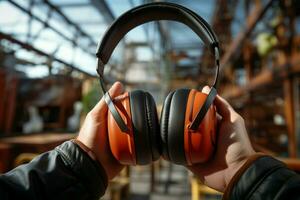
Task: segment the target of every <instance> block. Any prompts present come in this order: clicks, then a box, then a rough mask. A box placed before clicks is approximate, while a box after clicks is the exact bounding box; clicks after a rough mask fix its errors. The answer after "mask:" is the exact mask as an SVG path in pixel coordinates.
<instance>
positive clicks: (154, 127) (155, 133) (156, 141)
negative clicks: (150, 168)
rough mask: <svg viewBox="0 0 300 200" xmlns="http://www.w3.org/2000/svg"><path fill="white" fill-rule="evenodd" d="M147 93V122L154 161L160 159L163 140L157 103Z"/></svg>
mask: <svg viewBox="0 0 300 200" xmlns="http://www.w3.org/2000/svg"><path fill="white" fill-rule="evenodd" d="M145 94H146V96H145V97H146V111H147V122H148V129H149V132H148V133H149V138H150V140H151V141H150V142H151V153H152V161H155V160H157V159H159V157H160V155H161V141H160V129H159V128H160V126H159V122H158V115H157V110H156V104H155V101H154V99H153V97H152V95H151V94H149V93H148V92H145Z"/></svg>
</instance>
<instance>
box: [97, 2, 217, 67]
mask: <svg viewBox="0 0 300 200" xmlns="http://www.w3.org/2000/svg"><path fill="white" fill-rule="evenodd" d="M157 20H173V21H177V22H181V23H183V24H186V25H187V26H189V27H190V28H191V29H192V30H193V31H194V32H195V33H196V34H197V35H198V36H199V37H200V38H201V39H202V40H203V41H204V43H205V44H206V45H207V46H210V47H211V49H212V53H213V54H214V47H217V46H218V41H217V38H216V36H215V33H214V32H213V30H212V29H211V28H210V26H209V25H208V23H207V22H206V21H205V20H204V19H203V18H201V17H200V16H199V15H197V14H196V13H194V12H193V11H191V10H189V9H188V8H185V7H183V6H180V5H177V4H173V3H167V2H155V3H150V4H145V5H142V6H138V7H135V8H133V9H131V10H129V11H127V12H126V13H124V14H123V15H121V16H120V17H119V18H118V19H117V20H116V21H115V22H114V23H113V24H112V25H111V26H110V28H109V29H108V30H107V31H106V33H105V35H104V37H103V38H102V41H101V43H100V44H99V47H98V50H97V53H96V55H97V57H98V58H99V59H100V60H101V62H102V64H106V63H107V62H108V60H109V58H110V56H111V54H112V52H113V50H114V49H115V47H116V46H117V44H118V43H119V41H120V40H121V39H122V38H123V37H124V36H125V35H126V34H127V33H128V32H129V31H130V30H131V29H133V28H135V27H136V26H139V25H141V24H144V23H147V22H150V21H157Z"/></svg>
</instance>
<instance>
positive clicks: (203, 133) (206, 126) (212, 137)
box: [184, 89, 217, 165]
mask: <svg viewBox="0 0 300 200" xmlns="http://www.w3.org/2000/svg"><path fill="white" fill-rule="evenodd" d="M206 97H207V94H205V93H202V92H199V91H197V90H194V89H193V90H191V91H190V93H189V96H188V101H187V105H186V112H185V127H184V150H185V157H186V161H187V164H188V165H192V164H195V163H203V162H206V161H207V160H208V159H209V158H210V157H211V155H212V153H213V151H214V145H215V143H216V126H217V117H216V109H215V106H214V105H212V106H211V107H210V108H209V110H208V112H207V113H206V115H205V117H204V119H203V121H202V122H201V124H200V126H199V128H198V130H197V131H192V130H190V129H189V126H190V125H191V123H192V120H193V119H194V118H195V117H196V115H197V113H198V111H199V110H200V108H201V107H202V105H203V103H204V102H205V99H206Z"/></svg>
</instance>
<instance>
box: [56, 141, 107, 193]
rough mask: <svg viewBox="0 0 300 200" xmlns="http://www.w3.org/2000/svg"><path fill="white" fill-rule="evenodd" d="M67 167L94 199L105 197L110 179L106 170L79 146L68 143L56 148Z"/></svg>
mask: <svg viewBox="0 0 300 200" xmlns="http://www.w3.org/2000/svg"><path fill="white" fill-rule="evenodd" d="M55 150H56V151H57V152H58V153H59V154H60V155H61V157H62V160H63V161H64V163H65V165H66V166H67V167H69V168H70V170H72V172H73V173H74V174H75V175H76V176H77V177H78V179H79V180H80V181H81V182H82V183H83V184H84V185H85V186H86V189H87V191H89V192H90V194H91V195H92V196H93V197H98V198H99V197H100V196H103V195H104V193H105V190H106V188H107V183H108V178H107V175H106V173H105V170H104V168H103V167H102V166H101V164H100V163H99V162H97V161H94V160H92V158H91V157H90V156H89V155H88V154H87V153H86V152H85V151H84V150H82V149H81V148H80V147H79V145H77V144H75V143H74V142H72V141H67V142H64V143H63V144H61V145H60V146H58V147H56V148H55Z"/></svg>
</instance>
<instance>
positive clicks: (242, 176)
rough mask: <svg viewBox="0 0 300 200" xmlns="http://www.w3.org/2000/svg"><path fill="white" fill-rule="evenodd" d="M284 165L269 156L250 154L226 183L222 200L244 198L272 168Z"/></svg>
mask: <svg viewBox="0 0 300 200" xmlns="http://www.w3.org/2000/svg"><path fill="white" fill-rule="evenodd" d="M284 166H285V165H284V164H283V163H282V162H280V161H278V160H276V159H274V158H272V157H271V156H268V155H265V154H262V153H256V154H254V155H253V156H250V157H249V158H248V160H247V161H246V163H245V164H244V165H243V166H242V167H241V168H240V169H239V170H238V172H237V173H236V174H235V175H234V176H233V178H232V179H231V181H230V183H229V184H228V186H227V188H226V190H225V192H224V195H223V200H227V199H245V198H246V196H247V194H249V192H250V191H251V190H253V188H255V187H257V184H259V182H261V180H263V177H266V176H268V174H270V173H272V172H273V170H276V169H278V168H280V167H284Z"/></svg>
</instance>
